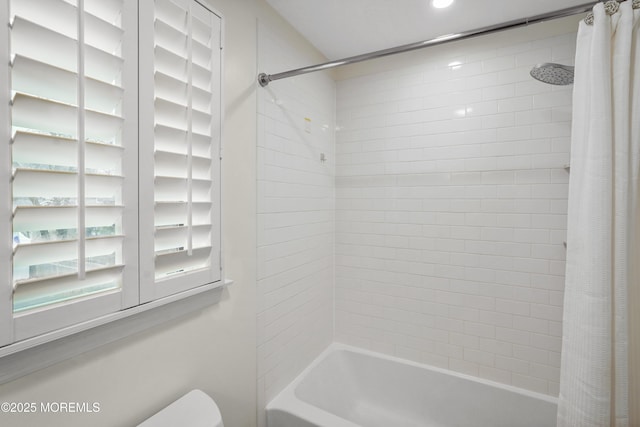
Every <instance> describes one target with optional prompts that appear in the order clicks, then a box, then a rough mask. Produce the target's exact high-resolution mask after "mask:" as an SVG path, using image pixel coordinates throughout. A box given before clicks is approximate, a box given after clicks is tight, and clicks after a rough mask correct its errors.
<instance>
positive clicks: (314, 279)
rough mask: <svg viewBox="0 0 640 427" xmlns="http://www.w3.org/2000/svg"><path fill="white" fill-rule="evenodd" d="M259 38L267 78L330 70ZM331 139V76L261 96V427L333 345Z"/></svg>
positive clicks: (275, 36)
mask: <svg viewBox="0 0 640 427" xmlns="http://www.w3.org/2000/svg"><path fill="white" fill-rule="evenodd" d="M258 35H259V49H258V52H259V55H258V64H259V68H260V70H261V71H265V72H269V73H276V72H279V71H284V70H287V69H292V68H297V67H301V66H305V65H307V64H313V63H317V62H323V61H324V60H325V59H324V58H323V57H322V56H321V55H319V54H317V53H314V52H312V51H310V50H309V47H308V46H307V45H301V44H300V43H298V42H297V41H298V40H297V39H296V38H292V37H291V35H290V34H288V33H287V32H286V31H282V30H281V29H277V30H276V29H275V28H273V27H271V28H270V27H268V26H266V25H262V22H261V25H259V26H258ZM334 129H335V83H334V81H333V79H332V78H331V77H330V76H328V75H326V73H318V74H312V75H305V76H299V77H296V78H291V79H287V80H280V81H275V82H273V83H271V84H270V85H269V86H268V87H266V88H264V89H262V90H259V91H258V297H257V306H258V425H259V426H263V425H265V422H266V421H265V417H264V407H265V405H266V404H267V402H269V401H270V400H271V399H272V398H273V397H274V396H275V395H276V394H277V393H279V392H280V391H281V390H282V389H283V388H284V387H285V386H286V385H287V384H288V383H289V382H290V381H291V380H293V378H295V377H296V375H298V374H299V373H300V372H301V371H302V370H303V369H304V368H305V367H306V366H307V365H308V364H309V363H310V362H311V361H312V360H313V359H315V358H316V357H317V356H318V355H319V354H320V353H321V352H322V351H323V350H324V349H325V348H326V346H327V345H329V344H330V343H331V341H332V340H333V301H334V298H333V290H334V233H335V225H334V214H335V194H334V193H335V191H334V190H335V182H334V180H335V132H334ZM322 154H324V156H325V159H326V160H325V161H322V160H321V155H322Z"/></svg>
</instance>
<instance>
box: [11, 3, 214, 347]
mask: <svg viewBox="0 0 640 427" xmlns="http://www.w3.org/2000/svg"><path fill="white" fill-rule="evenodd" d="M138 8H139V10H140V14H139V16H138ZM4 9H6V8H4ZM0 18H2V20H3V22H6V23H8V24H9V26H8V27H7V28H8V29H7V31H6V33H4V34H3V43H2V46H1V47H0V56H1V57H2V59H3V60H4V62H3V63H5V64H9V67H8V70H7V73H6V74H5V73H2V74H1V75H2V76H5V75H6V76H7V77H8V78H7V79H6V80H4V81H3V82H2V85H3V91H2V92H1V93H0V97H2V98H3V99H2V103H1V104H2V107H0V125H1V126H2V129H3V141H4V143H3V148H2V149H1V150H2V151H1V152H0V154H1V156H0V158H1V159H2V162H3V163H2V165H0V182H1V184H0V186H1V187H0V190H1V191H0V194H2V197H3V199H2V201H1V202H0V209H1V210H0V222H1V224H2V225H0V227H3V228H1V229H0V238H2V239H3V241H4V243H0V270H1V271H4V272H6V274H5V275H4V276H2V279H0V285H1V286H2V289H0V301H2V302H0V324H1V326H0V345H7V344H11V343H13V342H17V341H22V340H26V339H29V338H32V337H36V336H39V335H41V334H44V333H47V332H50V331H54V330H59V329H60V328H65V327H69V326H72V325H77V324H79V323H82V322H89V323H90V322H91V321H93V320H95V319H98V318H103V317H105V316H108V315H110V314H113V313H118V312H122V311H123V310H126V309H128V308H131V307H135V306H138V305H140V304H144V303H147V302H150V301H156V300H158V299H161V298H164V297H167V296H169V295H175V294H178V293H180V292H183V291H186V290H191V289H194V288H198V287H202V289H203V290H204V289H206V288H207V287H211V285H212V284H216V283H220V281H221V278H222V274H221V253H220V155H219V154H220V142H221V141H220V134H221V129H220V126H221V120H220V117H221V111H220V102H221V93H220V92H221V87H220V80H221V74H220V73H221V39H220V37H221V19H220V17H219V16H218V15H216V14H214V13H212V12H211V11H210V10H208V9H207V8H205V7H204V6H202V5H201V4H200V3H198V2H196V1H195V0H157V1H155V2H154V1H152V0H140V1H139V4H137V2H134V1H129V0H108V1H105V0H49V1H46V2H42V1H39V0H10V1H9V8H8V11H7V10H2V11H0ZM5 37H7V39H8V43H7V42H6V40H7V39H5ZM3 78H4V77H3Z"/></svg>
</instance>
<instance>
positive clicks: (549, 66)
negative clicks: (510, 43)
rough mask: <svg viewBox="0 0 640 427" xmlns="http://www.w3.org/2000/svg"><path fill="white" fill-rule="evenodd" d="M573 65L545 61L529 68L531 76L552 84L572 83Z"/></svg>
mask: <svg viewBox="0 0 640 427" xmlns="http://www.w3.org/2000/svg"><path fill="white" fill-rule="evenodd" d="M573 70H574V67H571V66H568V65H561V64H553V63H549V62H545V63H543V64H538V65H536V66H535V67H533V68H532V69H531V72H530V74H531V77H533V78H534V79H536V80H540V81H541V82H543V83H549V84H552V85H570V84H572V83H573Z"/></svg>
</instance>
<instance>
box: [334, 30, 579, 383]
mask: <svg viewBox="0 0 640 427" xmlns="http://www.w3.org/2000/svg"><path fill="white" fill-rule="evenodd" d="M528 31H529V30H528ZM568 31H573V32H571V33H568V34H564V35H558V36H553V37H549V36H548V35H546V33H545V32H544V29H541V30H540V31H537V32H535V31H534V32H533V33H532V35H531V36H530V37H529V35H527V36H526V37H529V39H525V40H522V36H520V40H518V41H517V42H513V43H509V42H508V40H510V39H511V38H512V35H513V34H515V33H513V32H507V33H502V36H501V37H489V38H486V39H484V40H483V39H475V40H473V41H472V42H460V43H456V44H455V48H452V49H450V50H448V49H439V50H438V49H436V48H434V49H426V50H424V51H421V52H419V53H414V54H410V55H411V56H410V58H411V60H410V61H409V60H406V64H405V62H403V61H405V58H406V56H403V55H398V56H396V57H394V64H393V70H392V71H385V72H376V73H374V74H369V75H365V76H363V77H356V78H350V79H347V80H343V81H340V82H339V83H338V86H337V121H338V123H337V125H338V126H339V130H338V132H337V134H336V135H337V136H336V138H337V146H336V147H337V148H336V150H337V169H336V326H335V328H336V330H335V333H336V340H338V341H341V342H346V343H349V344H354V345H357V346H361V347H365V348H368V349H372V350H375V351H381V352H384V353H388V354H392V355H396V356H400V357H403V358H408V359H411V360H415V361H419V362H425V363H428V364H431V365H435V366H439V367H443V368H447V369H452V370H454V371H458V372H462V373H466V374H471V375H474V376H480V377H483V378H487V379H490V380H495V381H499V382H502V383H506V384H512V385H514V386H518V387H522V388H525V389H530V390H535V391H538V392H542V393H548V394H552V395H555V394H557V393H558V378H559V363H560V346H561V338H560V336H561V329H562V325H561V321H562V297H563V282H564V268H565V263H564V257H565V249H564V246H563V241H564V240H565V234H566V209H567V189H568V172H567V171H566V170H565V166H566V165H567V163H568V162H569V154H568V152H569V148H570V141H569V140H570V138H569V137H570V127H571V126H570V118H571V107H570V106H571V90H572V87H571V86H566V87H553V86H550V85H546V84H542V83H539V82H536V81H534V80H533V79H532V78H531V77H530V76H529V70H530V69H531V67H532V66H534V65H535V64H537V63H540V62H547V61H549V62H551V61H553V62H563V63H566V64H571V63H573V57H574V52H575V38H576V34H575V30H571V29H569V30H568ZM530 32H531V31H530ZM517 38H518V37H515V38H514V39H517ZM505 40H506V42H505ZM451 46H454V45H451ZM451 52H455V53H451ZM416 58H417V60H416Z"/></svg>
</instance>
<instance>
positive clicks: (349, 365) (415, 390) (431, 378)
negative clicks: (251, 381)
mask: <svg viewBox="0 0 640 427" xmlns="http://www.w3.org/2000/svg"><path fill="white" fill-rule="evenodd" d="M556 407H557V404H556V399H554V398H552V397H549V396H545V395H541V394H538V393H533V392H529V391H525V390H521V389H517V388H514V387H509V386H505V385H501V384H498V383H494V382H491V381H485V380H480V379H477V378H473V377H469V376H466V375H461V374H457V373H453V372H450V371H446V370H443V369H438V368H433V367H430V366H427V365H422V364H419V363H413V362H409V361H406V360H403V359H398V358H395V357H389V356H384V355H381V354H378V353H374V352H370V351H366V350H361V349H357V348H353V347H349V346H345V345H342V344H332V345H331V346H329V348H328V349H327V350H326V351H324V352H323V353H322V354H321V355H320V356H319V357H318V358H317V359H316V360H315V361H314V362H313V363H311V365H310V366H309V367H308V368H307V369H305V370H304V372H302V374H300V375H299V376H298V377H297V378H296V379H295V380H294V381H293V382H292V383H291V384H289V385H288V386H287V388H285V389H284V390H283V391H282V392H281V393H280V394H279V395H278V396H276V397H275V398H274V399H273V400H272V401H271V402H269V404H268V405H267V407H266V412H267V425H268V427H312V426H320V427H357V426H361V427H427V426H429V427H431V426H433V427H453V426H456V427H465V426H468V427H553V426H555V425H556Z"/></svg>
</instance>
